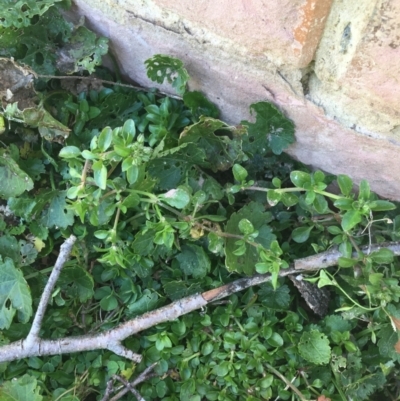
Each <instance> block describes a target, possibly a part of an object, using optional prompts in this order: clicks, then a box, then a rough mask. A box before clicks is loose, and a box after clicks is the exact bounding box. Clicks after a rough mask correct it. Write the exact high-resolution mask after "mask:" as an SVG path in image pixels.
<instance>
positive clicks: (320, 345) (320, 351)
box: [298, 330, 331, 365]
mask: <svg viewBox="0 0 400 401" xmlns="http://www.w3.org/2000/svg"><path fill="white" fill-rule="evenodd" d="M298 350H299V354H300V355H301V356H302V357H303V358H304V359H305V360H306V361H309V362H311V363H315V364H316V365H326V364H328V363H329V361H330V358H331V347H330V346H329V340H328V337H327V336H326V335H325V334H323V333H320V332H319V331H317V330H312V331H306V332H304V333H303V334H302V336H301V338H300V342H299V345H298Z"/></svg>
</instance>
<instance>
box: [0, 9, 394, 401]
mask: <svg viewBox="0 0 400 401" xmlns="http://www.w3.org/2000/svg"><path fill="white" fill-rule="evenodd" d="M38 3H39V2H38ZM24 4H25V3H24ZM26 4H27V5H29V4H28V2H26ZM46 4H50V3H46ZM38 6H39V4H38ZM43 7H44V6H43ZM46 7H47V6H46ZM49 7H50V6H49ZM40 10H42V11H43V12H42V11H38V10H36V9H35V8H34V7H32V8H30V11H29V12H28V13H26V11H27V10H25V8H24V7H23V8H22V9H21V13H23V14H24V18H28V20H26V21H25V20H24V21H25V22H24V24H26V25H25V26H26V27H27V28H32V29H33V26H34V25H30V24H29V21H31V22H32V21H33V20H34V21H35V22H37V21H39V22H40V23H41V24H43V26H45V27H47V28H46V29H47V30H46V29H45V30H44V31H45V32H52V30H51V29H50V28H51V22H50V20H51V18H53V16H54V15H59V14H58V11H57V9H56V8H55V6H52V7H50V8H49V9H46V10H45V9H40ZM39 16H40V18H39ZM13 18H16V17H13ZM37 18H38V19H37ZM59 18H61V17H59ZM21 21H22V20H21ZM49 24H50V25H49ZM65 24H67V23H65ZM13 25H14V26H15V27H16V28H12V29H11V31H12V32H11V33H9V34H10V35H11V36H12V35H13V34H14V32H15V31H14V29H20V27H19V26H18V25H17V24H16V23H14V24H13ZM67 25H68V24H67ZM67 25H65V26H67ZM35 26H36V25H35ZM1 29H4V32H5V33H6V34H7V35H8V32H9V27H8V26H3V28H1ZM24 29H25V28H24ZM79 29H80V28H78V30H79ZM28 30H29V29H28ZM82 32H83V31H82ZM85 32H86V31H85ZM92 35H93V34H91V33H89V34H87V33H82V36H80V37H82V38H84V39H83V42H84V43H83V42H82V41H80V40H75V39H74V38H73V36H69V35H66V36H65V38H66V41H67V42H68V41H70V42H69V43H70V44H69V45H68V46H69V47H68V46H67V48H66V47H65V46H61V47H62V48H63V52H65V51H66V49H70V50H71V52H69V53H68V54H69V56H68V57H72V58H73V60H74V61H73V63H72V64H71V65H70V66H71V68H68V69H67V72H68V73H72V72H76V71H81V70H82V69H83V70H85V71H89V72H91V71H95V74H96V78H94V79H95V80H96V81H97V83H103V87H101V88H99V89H97V90H94V89H90V88H89V89H88V90H87V91H86V92H82V93H79V94H75V93H73V92H71V91H70V90H69V89H68V90H67V89H64V88H63V87H61V86H59V83H58V81H57V79H52V80H49V79H50V78H49V77H47V78H46V81H43V77H42V78H41V79H39V80H37V81H36V87H35V92H34V94H33V95H34V96H37V99H38V100H39V101H38V102H37V103H34V104H30V105H29V107H22V106H21V107H20V105H19V104H18V106H17V105H16V104H15V102H13V101H12V99H11V101H9V102H8V104H4V105H3V111H2V112H1V113H0V114H1V118H2V133H1V137H0V139H1V148H0V178H1V179H0V198H1V201H0V234H1V235H0V255H1V259H0V330H1V332H0V345H1V346H0V371H1V379H0V383H1V386H0V399H5V400H8V399H18V400H21V401H22V400H28V399H29V400H38V401H39V400H60V401H77V400H78V401H79V400H88V401H89V400H93V399H97V400H104V401H106V400H110V399H114V400H116V399H126V400H134V399H138V400H142V399H145V400H166V401H175V400H192V401H200V400H221V401H222V400H243V401H244V400H249V401H256V400H271V399H274V400H275V399H283V400H289V399H293V400H296V399H297V400H302V401H304V400H316V399H317V400H319V401H321V400H328V399H330V400H332V401H333V400H335V401H336V400H338V401H344V400H350V399H354V400H361V401H362V400H374V399H376V400H380V399H389V397H391V399H397V398H398V397H399V394H398V382H397V380H398V379H397V378H398V375H399V359H400V357H399V355H400V345H399V343H400V342H399V330H400V313H399V305H400V304H399V297H400V287H399V285H398V279H399V277H398V276H399V273H398V271H399V268H398V260H397V258H396V256H397V255H399V254H400V245H399V243H398V240H399V237H400V231H399V226H400V216H399V214H398V208H397V205H396V204H395V203H392V202H389V201H385V200H381V199H379V198H378V197H377V196H376V195H375V194H373V193H372V192H371V191H370V188H369V185H368V183H367V182H366V181H362V182H361V183H360V185H359V189H358V191H356V190H355V186H354V185H353V182H352V180H351V178H350V177H348V176H346V175H339V176H338V177H333V176H327V175H326V174H324V173H323V172H322V171H314V172H310V171H308V170H307V169H306V168H305V167H304V166H302V165H301V164H299V163H297V162H295V161H293V160H291V159H290V158H289V157H288V156H286V155H285V154H284V153H282V152H283V151H284V150H285V148H286V147H287V146H289V145H290V144H291V143H293V142H294V125H293V123H292V122H291V121H290V120H288V119H287V118H286V117H285V115H284V114H283V113H282V112H281V111H280V110H279V109H278V108H277V107H275V106H273V105H271V104H268V103H265V102H259V103H255V104H253V105H251V110H252V111H253V112H254V113H255V122H254V123H250V122H248V121H242V122H241V124H240V125H238V126H231V125H229V124H227V123H225V122H223V121H221V120H219V119H218V110H217V108H216V106H214V105H213V104H212V103H211V102H209V101H208V100H207V99H206V97H205V96H204V95H203V94H201V93H199V92H189V91H187V89H186V88H187V81H188V80H189V75H188V73H187V71H186V70H185V69H184V67H183V64H182V63H181V62H180V61H179V60H176V59H174V58H170V57H168V56H165V55H158V56H154V57H153V58H151V59H150V60H148V62H147V63H146V65H147V68H148V74H149V77H151V78H152V79H153V80H155V81H156V82H158V83H161V82H163V81H164V79H167V80H168V81H169V82H170V83H172V86H173V87H174V88H175V89H176V90H177V92H178V94H179V95H183V96H182V99H176V98H170V97H165V96H163V95H161V94H160V93H159V92H156V91H154V90H144V89H140V88H132V87H129V85H127V84H120V83H118V82H115V84H113V83H112V79H113V77H112V75H111V73H110V72H108V71H107V70H105V69H103V68H101V67H95V64H98V62H99V58H97V59H96V57H92V58H90V56H89V61H90V60H91V61H93V60H95V62H94V64H93V65H92V64H90V62H89V61H88V62H85V61H82V60H84V57H85V56H83V54H86V55H88V54H92V55H93V54H94V53H93V52H94V51H95V50H94V49H93V48H92V47H91V46H92V45H88V43H89V44H90V43H91V44H93V43H98V42H97V41H98V40H99V39H97V38H96V37H94V36H92ZM11 36H10V37H11ZM7 37H8V36H7ZM33 38H34V36H32V41H33V42H32V44H31V45H29V46H30V48H31V49H34V48H35V46H36V48H37V49H38V52H42V51H43V52H44V51H46V49H44V48H43V44H41V42H40V36H39V37H38V38H37V41H36V42H35V43H34V39H33ZM48 38H49V40H50V42H51V43H49V45H48V46H56V48H57V49H58V48H60V44H59V42H57V43H56V41H55V38H54V37H51V36H49V37H48ZM10 43H11V42H10V41H8V42H7V44H6V46H1V49H2V51H4V53H5V54H3V56H7V54H8V56H11V55H13V54H14V56H17V55H19V57H15V58H16V60H20V61H23V62H24V63H26V64H28V65H30V67H31V68H33V70H34V71H35V72H41V73H43V70H41V69H40V68H41V67H38V66H37V58H36V59H35V60H34V59H33V58H29V57H27V55H23V54H20V53H18V52H17V53H13V52H15V49H14V48H13V47H12V46H11V45H10ZM72 44H73V45H72ZM7 46H8V47H7ZM29 46H28V47H29ZM88 49H89V50H88ZM72 50H73V51H72ZM103 50H104V49H103ZM103 50H101V51H103ZM63 54H66V53H63ZM98 54H100V53H98ZM49 60H50V64H49V66H50V67H49V71H50V70H51V71H52V72H51V73H52V74H53V73H57V74H58V73H61V72H62V71H65V70H63V68H64V66H61V65H60V64H58V63H57V62H55V61H54V59H51V58H50V59H49ZM4 65H6V66H8V67H7V68H10V69H11V70H12V71H16V70H18V71H19V72H18V74H19V75H18V74H17V73H16V74H17V75H18V76H20V75H21V74H22V75H23V74H24V71H25V72H26V73H27V74H26V75H27V76H32V77H33V76H34V73H33V72H32V71H28V67H24V68H25V70H21V69H19V68H22V67H20V66H18V65H17V64H15V63H14V62H11V61H9V60H6V62H5V64H4ZM36 68H38V71H36ZM64 73H65V72H64ZM32 79H33V78H32ZM79 79H80V78H79ZM90 79H92V78H91V77H83V81H84V82H87V81H88V80H90ZM28 81H29V80H28ZM24 82H25V81H24ZM110 82H111V83H110ZM27 84H29V82H28V83H27ZM7 89H9V88H8V87H7V88H5V90H7ZM31 93H32V92H31ZM334 180H336V183H337V187H338V188H339V191H336V192H331V191H330V189H329V188H330V187H329V184H331V183H332V182H333V181H334ZM67 354H68V355H67ZM14 378H15V379H14ZM396 397H397V398H396Z"/></svg>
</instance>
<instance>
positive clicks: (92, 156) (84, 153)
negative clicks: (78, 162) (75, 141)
mask: <svg viewBox="0 0 400 401" xmlns="http://www.w3.org/2000/svg"><path fill="white" fill-rule="evenodd" d="M82 157H83V158H84V159H86V160H97V159H98V158H99V156H98V155H95V154H94V153H92V152H91V151H90V150H87V149H85V150H84V151H82Z"/></svg>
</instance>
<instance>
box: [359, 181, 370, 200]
mask: <svg viewBox="0 0 400 401" xmlns="http://www.w3.org/2000/svg"><path fill="white" fill-rule="evenodd" d="M370 196H371V190H370V188H369V184H368V181H366V180H361V182H360V191H359V194H358V199H363V200H364V201H367V200H368V199H369V198H370Z"/></svg>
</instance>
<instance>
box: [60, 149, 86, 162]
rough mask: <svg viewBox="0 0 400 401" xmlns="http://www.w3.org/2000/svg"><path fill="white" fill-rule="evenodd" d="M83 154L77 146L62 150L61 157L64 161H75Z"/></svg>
mask: <svg viewBox="0 0 400 401" xmlns="http://www.w3.org/2000/svg"><path fill="white" fill-rule="evenodd" d="M80 154H81V151H80V149H79V148H78V147H76V146H65V147H64V148H62V149H61V150H60V153H59V156H60V157H62V158H64V159H73V158H75V157H77V156H79V155H80Z"/></svg>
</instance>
